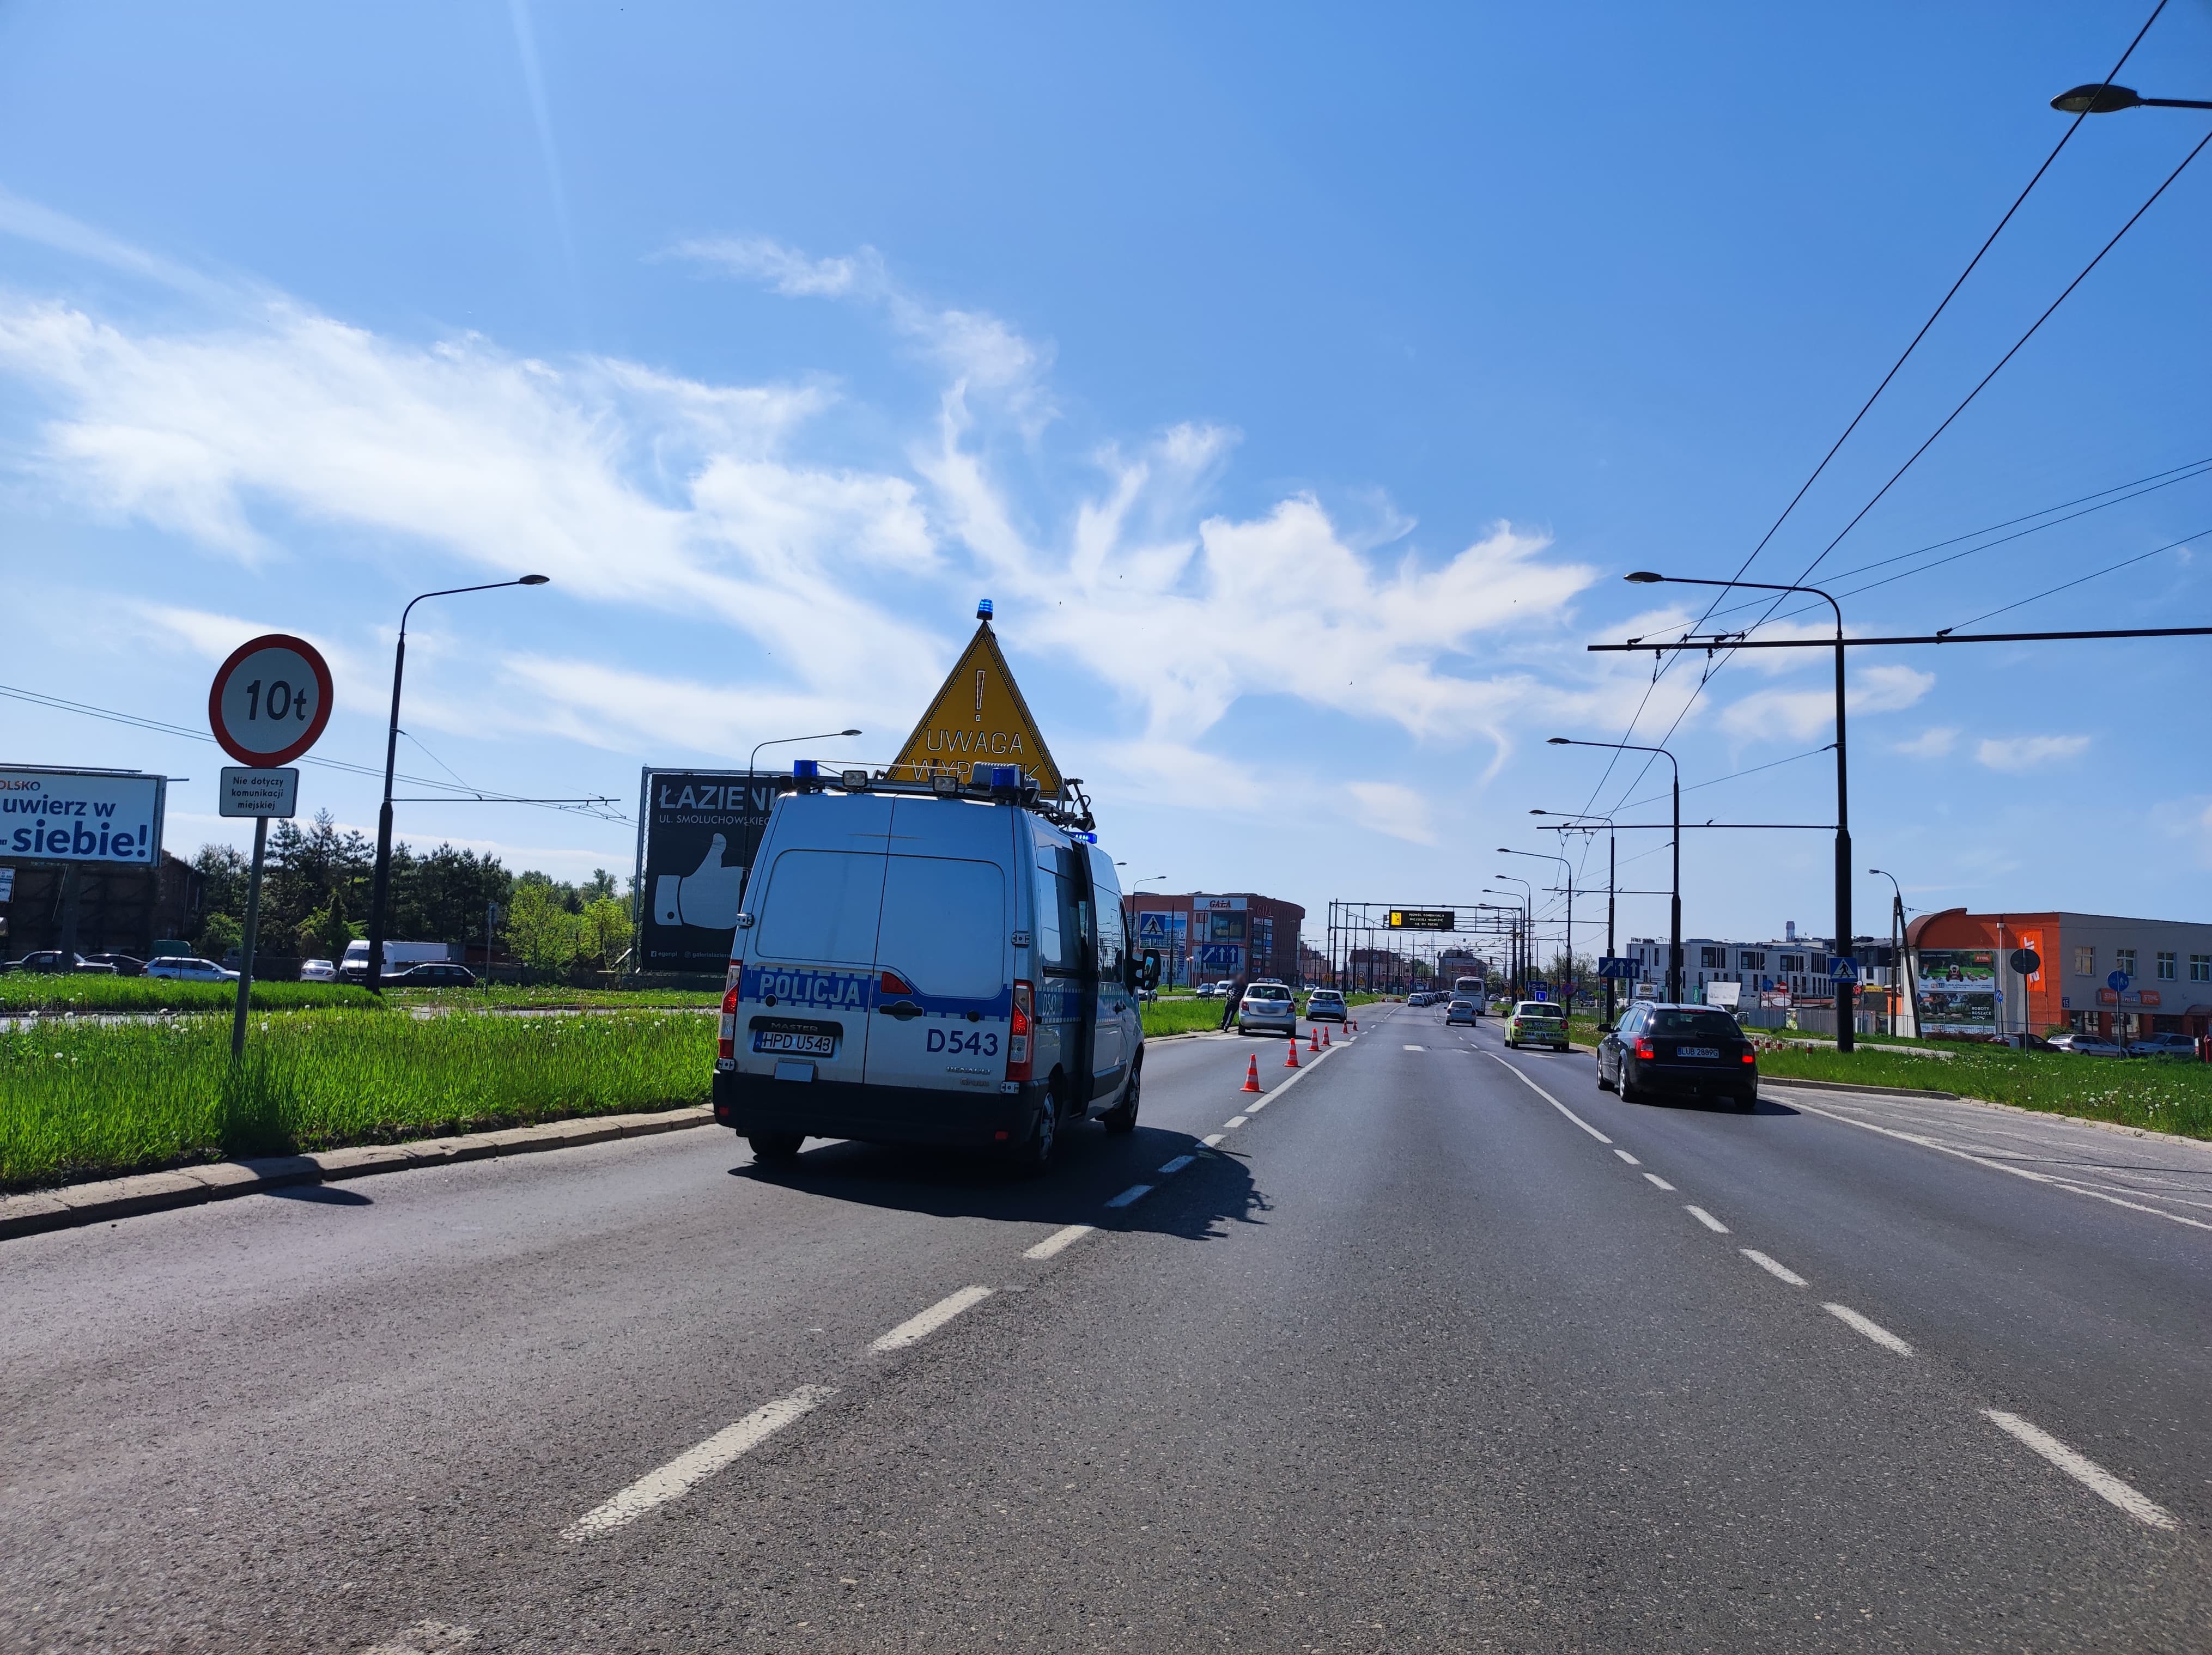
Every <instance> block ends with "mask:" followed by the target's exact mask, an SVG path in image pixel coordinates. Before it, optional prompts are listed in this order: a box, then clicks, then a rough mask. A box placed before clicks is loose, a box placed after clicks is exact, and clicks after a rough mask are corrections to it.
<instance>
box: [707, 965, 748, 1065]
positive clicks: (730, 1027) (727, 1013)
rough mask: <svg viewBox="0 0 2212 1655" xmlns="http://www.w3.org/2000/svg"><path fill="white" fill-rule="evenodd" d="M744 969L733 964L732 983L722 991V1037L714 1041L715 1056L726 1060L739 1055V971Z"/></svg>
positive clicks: (731, 971) (731, 968)
mask: <svg viewBox="0 0 2212 1655" xmlns="http://www.w3.org/2000/svg"><path fill="white" fill-rule="evenodd" d="M743 969H744V967H743V966H742V965H741V964H738V963H737V962H734V961H733V962H732V964H731V967H730V985H729V987H727V988H726V989H724V990H723V991H722V1028H721V1038H720V1040H716V1041H715V1043H714V1056H715V1057H716V1058H720V1059H721V1060H723V1061H725V1062H726V1061H728V1060H729V1059H731V1058H735V1057H736V1056H737V1055H738V972H740V971H741V970H743Z"/></svg>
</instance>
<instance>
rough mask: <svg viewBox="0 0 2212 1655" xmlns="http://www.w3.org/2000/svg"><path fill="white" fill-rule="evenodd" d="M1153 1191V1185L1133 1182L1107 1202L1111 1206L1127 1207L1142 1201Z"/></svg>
mask: <svg viewBox="0 0 2212 1655" xmlns="http://www.w3.org/2000/svg"><path fill="white" fill-rule="evenodd" d="M1151 1193H1152V1185H1149V1184H1132V1185H1130V1186H1129V1187H1128V1188H1127V1189H1126V1190H1124V1191H1121V1194H1119V1195H1117V1196H1115V1197H1114V1198H1113V1199H1112V1200H1111V1201H1109V1202H1108V1203H1106V1204H1107V1205H1108V1206H1109V1207H1127V1206H1128V1205H1130V1204H1132V1203H1134V1202H1139V1201H1142V1200H1143V1199H1144V1198H1145V1197H1146V1196H1148V1195H1150V1194H1151Z"/></svg>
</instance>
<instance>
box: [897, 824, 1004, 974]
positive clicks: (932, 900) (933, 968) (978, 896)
mask: <svg viewBox="0 0 2212 1655" xmlns="http://www.w3.org/2000/svg"><path fill="white" fill-rule="evenodd" d="M1006 929H1007V927H1006V876H1005V875H1004V874H1002V873H1001V872H1000V870H999V866H998V864H996V863H993V862H969V861H966V860H964V859H962V858H954V857H942V856H895V857H893V858H891V859H890V875H889V876H888V877H886V878H885V880H884V919H883V927H882V930H881V931H880V933H879V934H878V937H877V939H876V960H877V962H878V964H880V965H881V966H882V967H883V968H884V970H886V971H895V972H896V973H898V974H899V975H900V976H902V977H903V978H905V979H906V980H907V981H908V982H909V983H911V984H913V985H915V988H916V989H917V990H918V991H921V993H924V994H947V995H958V996H961V997H966V998H972V999H978V1000H982V999H989V998H991V997H994V996H995V995H996V994H997V993H998V992H999V991H1000V989H1002V988H1004V987H1005V986H1006V946H1007V944H1006Z"/></svg>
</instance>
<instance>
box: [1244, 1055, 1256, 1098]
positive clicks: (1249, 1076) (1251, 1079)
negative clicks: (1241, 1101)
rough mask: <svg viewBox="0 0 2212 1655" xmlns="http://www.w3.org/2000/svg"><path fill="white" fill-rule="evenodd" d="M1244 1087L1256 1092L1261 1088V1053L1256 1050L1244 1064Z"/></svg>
mask: <svg viewBox="0 0 2212 1655" xmlns="http://www.w3.org/2000/svg"><path fill="white" fill-rule="evenodd" d="M1242 1089H1243V1090H1244V1091H1247V1092H1256V1091H1258V1090H1259V1089H1260V1054H1259V1053H1258V1052H1254V1053H1253V1054H1252V1056H1251V1058H1250V1060H1249V1061H1248V1062H1247V1063H1246V1064H1245V1065H1244V1085H1243V1088H1242Z"/></svg>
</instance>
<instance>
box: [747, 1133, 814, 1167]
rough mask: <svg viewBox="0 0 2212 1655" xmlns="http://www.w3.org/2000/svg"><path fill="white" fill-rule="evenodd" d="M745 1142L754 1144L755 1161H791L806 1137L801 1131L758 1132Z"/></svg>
mask: <svg viewBox="0 0 2212 1655" xmlns="http://www.w3.org/2000/svg"><path fill="white" fill-rule="evenodd" d="M745 1142H746V1143H749V1144H750V1145H751V1146H752V1151H753V1159H754V1160H755V1161H790V1160H793V1159H794V1158H795V1157H796V1156H797V1155H798V1154H799V1146H800V1145H802V1144H804V1143H805V1142H806V1137H805V1134H804V1133H800V1132H756V1133H754V1134H753V1135H752V1136H751V1137H748V1138H747V1139H746V1140H745Z"/></svg>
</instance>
